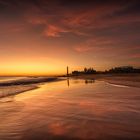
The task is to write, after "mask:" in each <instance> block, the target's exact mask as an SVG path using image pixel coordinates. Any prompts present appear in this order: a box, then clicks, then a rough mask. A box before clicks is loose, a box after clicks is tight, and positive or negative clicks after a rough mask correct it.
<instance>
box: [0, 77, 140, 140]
mask: <svg viewBox="0 0 140 140" xmlns="http://www.w3.org/2000/svg"><path fill="white" fill-rule="evenodd" d="M139 93H140V88H136V87H126V86H116V85H114V84H109V83H106V82H104V81H98V80H82V79H70V80H69V79H68V80H63V81H58V82H51V83H46V84H44V85H41V86H40V88H38V89H36V90H32V91H27V92H24V93H21V94H18V95H15V96H9V97H6V98H2V99H1V100H2V102H1V100H0V110H1V111H0V140H139V139H140V94H139ZM7 98H8V99H7ZM7 100H8V102H7Z"/></svg>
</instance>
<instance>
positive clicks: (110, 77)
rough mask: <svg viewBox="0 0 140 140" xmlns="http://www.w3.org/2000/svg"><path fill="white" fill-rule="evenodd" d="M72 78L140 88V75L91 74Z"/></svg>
mask: <svg viewBox="0 0 140 140" xmlns="http://www.w3.org/2000/svg"><path fill="white" fill-rule="evenodd" d="M72 77H73V78H79V79H92V80H102V81H105V82H108V83H111V84H117V85H125V86H132V87H139V88H140V74H89V75H79V76H72Z"/></svg>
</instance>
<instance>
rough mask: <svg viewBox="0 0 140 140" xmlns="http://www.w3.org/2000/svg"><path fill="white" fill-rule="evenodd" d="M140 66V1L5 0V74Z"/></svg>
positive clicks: (1, 49)
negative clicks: (67, 67) (67, 68)
mask: <svg viewBox="0 0 140 140" xmlns="http://www.w3.org/2000/svg"><path fill="white" fill-rule="evenodd" d="M128 65H132V66H134V67H140V1H139V0H0V75H53V74H65V73H66V66H69V68H70V71H72V70H75V69H78V70H80V69H83V68H84V67H93V68H94V69H96V70H105V69H109V68H112V67H115V66H128Z"/></svg>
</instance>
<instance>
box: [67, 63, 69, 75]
mask: <svg viewBox="0 0 140 140" xmlns="http://www.w3.org/2000/svg"><path fill="white" fill-rule="evenodd" d="M67 77H69V67H68V66H67Z"/></svg>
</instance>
